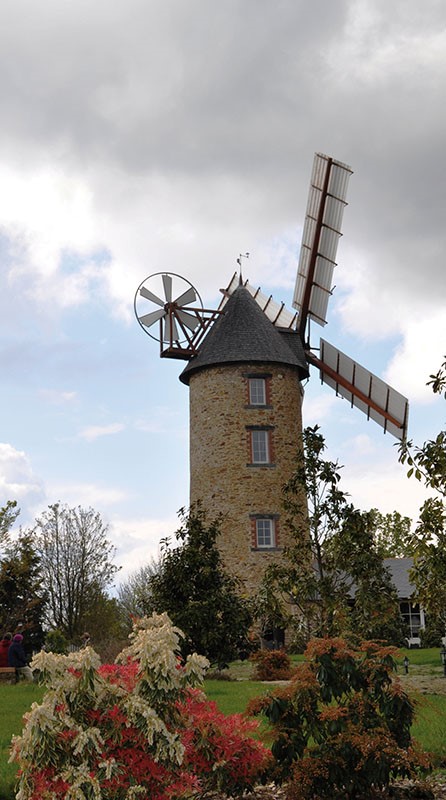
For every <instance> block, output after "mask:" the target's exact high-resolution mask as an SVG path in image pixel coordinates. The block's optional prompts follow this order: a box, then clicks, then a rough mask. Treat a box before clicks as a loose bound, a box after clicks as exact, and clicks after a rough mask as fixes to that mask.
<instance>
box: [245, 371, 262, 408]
mask: <svg viewBox="0 0 446 800" xmlns="http://www.w3.org/2000/svg"><path fill="white" fill-rule="evenodd" d="M248 387H249V404H250V405H251V406H266V380H265V378H249V379H248Z"/></svg>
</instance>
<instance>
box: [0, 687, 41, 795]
mask: <svg viewBox="0 0 446 800" xmlns="http://www.w3.org/2000/svg"><path fill="white" fill-rule="evenodd" d="M43 694H44V690H43V688H42V687H40V686H35V685H34V684H32V683H19V684H17V685H13V686H10V685H8V684H0V709H1V710H0V800H10V798H11V800H12V798H13V797H14V780H15V774H16V770H17V767H16V765H15V764H8V758H9V746H10V744H11V737H12V735H13V733H15V734H18V733H20V731H21V730H22V717H23V715H24V713H25V712H26V711H28V710H29V708H30V706H31V704H32V703H34V702H39V701H40V700H41V699H42V697H43Z"/></svg>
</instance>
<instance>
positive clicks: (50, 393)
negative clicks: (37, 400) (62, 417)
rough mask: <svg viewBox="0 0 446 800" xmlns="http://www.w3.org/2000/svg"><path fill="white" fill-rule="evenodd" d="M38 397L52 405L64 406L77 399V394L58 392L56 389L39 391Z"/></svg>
mask: <svg viewBox="0 0 446 800" xmlns="http://www.w3.org/2000/svg"><path fill="white" fill-rule="evenodd" d="M39 395H40V397H42V398H43V399H44V400H46V401H47V402H48V403H51V404H52V405H55V406H59V405H66V404H69V403H73V401H74V400H76V399H77V397H78V393H77V392H68V391H65V392H64V391H58V390H56V389H39Z"/></svg>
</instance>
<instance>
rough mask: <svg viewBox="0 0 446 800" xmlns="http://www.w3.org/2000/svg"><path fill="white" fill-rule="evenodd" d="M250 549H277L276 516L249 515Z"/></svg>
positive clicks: (277, 518)
mask: <svg viewBox="0 0 446 800" xmlns="http://www.w3.org/2000/svg"><path fill="white" fill-rule="evenodd" d="M250 518H251V529H252V549H253V550H277V549H278V520H279V515H278V514H251V515H250Z"/></svg>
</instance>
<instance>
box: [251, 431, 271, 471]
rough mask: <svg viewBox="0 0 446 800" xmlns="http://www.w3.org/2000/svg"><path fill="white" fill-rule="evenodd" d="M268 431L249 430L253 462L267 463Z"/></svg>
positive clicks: (268, 449)
mask: <svg viewBox="0 0 446 800" xmlns="http://www.w3.org/2000/svg"><path fill="white" fill-rule="evenodd" d="M269 451H270V447H269V431H268V430H252V431H251V460H252V463H253V464H269V462H270V457H269Z"/></svg>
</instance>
